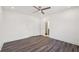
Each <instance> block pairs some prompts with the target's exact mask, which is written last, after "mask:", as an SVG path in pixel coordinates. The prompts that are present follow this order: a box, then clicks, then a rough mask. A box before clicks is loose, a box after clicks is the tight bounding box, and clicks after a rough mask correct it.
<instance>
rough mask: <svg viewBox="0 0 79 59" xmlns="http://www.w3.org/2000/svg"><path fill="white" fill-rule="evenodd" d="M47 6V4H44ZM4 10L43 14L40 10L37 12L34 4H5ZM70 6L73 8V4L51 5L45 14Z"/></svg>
mask: <svg viewBox="0 0 79 59" xmlns="http://www.w3.org/2000/svg"><path fill="white" fill-rule="evenodd" d="M43 7H46V6H43ZM3 8H4V10H9V11H17V12H21V13H25V14H29V15H38V16H39V15H41V13H40V12H36V11H37V9H35V8H34V7H33V6H14V7H11V6H5V7H3ZM69 8H72V7H71V6H51V9H48V10H45V11H44V12H45V15H52V14H53V13H57V12H60V11H64V10H67V9H69Z"/></svg>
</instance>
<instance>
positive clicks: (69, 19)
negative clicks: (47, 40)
mask: <svg viewBox="0 0 79 59" xmlns="http://www.w3.org/2000/svg"><path fill="white" fill-rule="evenodd" d="M49 22H50V37H52V38H55V39H58V40H62V41H66V42H69V43H73V44H77V45H79V7H77V8H76V7H75V8H71V9H68V10H65V11H62V12H58V13H56V14H53V15H52V16H50V17H49Z"/></svg>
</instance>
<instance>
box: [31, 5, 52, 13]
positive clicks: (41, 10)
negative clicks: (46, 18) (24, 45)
mask: <svg viewBox="0 0 79 59" xmlns="http://www.w3.org/2000/svg"><path fill="white" fill-rule="evenodd" d="M33 7H34V8H35V9H37V12H38V11H40V12H41V13H42V14H45V12H44V10H47V9H50V8H51V7H45V8H43V7H42V6H33Z"/></svg>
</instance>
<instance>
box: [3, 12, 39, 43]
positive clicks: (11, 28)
mask: <svg viewBox="0 0 79 59" xmlns="http://www.w3.org/2000/svg"><path fill="white" fill-rule="evenodd" d="M4 12H5V13H4V20H3V23H4V25H3V41H4V42H9V41H13V40H17V39H21V38H26V37H29V36H34V35H40V20H39V19H37V18H35V17H34V16H29V15H26V14H22V13H19V12H15V11H4Z"/></svg>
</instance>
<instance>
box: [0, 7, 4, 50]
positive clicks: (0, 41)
mask: <svg viewBox="0 0 79 59" xmlns="http://www.w3.org/2000/svg"><path fill="white" fill-rule="evenodd" d="M2 13H3V12H2V7H0V50H1V48H2V45H3V43H4V42H3V37H2V36H3V32H2V31H3V27H2V25H3V23H2V21H3V18H2V17H3V14H2Z"/></svg>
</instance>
